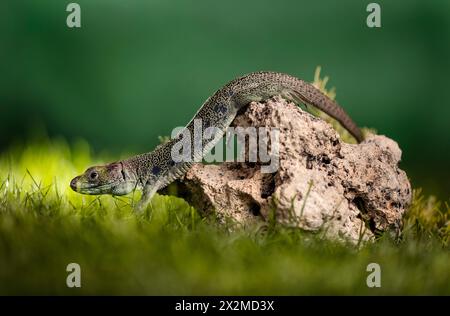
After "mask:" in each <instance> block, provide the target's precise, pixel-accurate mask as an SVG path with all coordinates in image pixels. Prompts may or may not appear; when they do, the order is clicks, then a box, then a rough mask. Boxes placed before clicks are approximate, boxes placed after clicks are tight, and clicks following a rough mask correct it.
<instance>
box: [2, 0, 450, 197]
mask: <svg viewBox="0 0 450 316" xmlns="http://www.w3.org/2000/svg"><path fill="white" fill-rule="evenodd" d="M76 2H77V3H78V4H79V5H80V6H81V28H73V29H70V28H68V27H67V26H66V18H67V15H68V14H69V13H68V12H66V6H67V5H68V4H69V3H70V1H55V0H41V1H32V0H23V1H16V0H7V1H2V2H1V4H0V8H1V12H2V17H1V19H0V40H1V41H0V74H1V75H0V151H4V150H6V149H7V148H8V147H9V146H10V145H12V144H14V143H17V142H22V141H25V140H29V139H30V138H33V137H35V136H36V134H39V133H42V131H43V130H45V131H46V133H48V135H49V136H50V137H63V138H65V139H67V140H68V141H69V142H73V141H75V140H76V139H80V138H82V139H85V140H87V141H88V142H89V143H90V144H91V145H92V146H93V148H94V150H95V151H96V152H103V151H107V152H109V153H112V154H113V155H119V154H120V153H123V152H136V153H138V152H139V153H140V152H145V151H147V150H150V149H152V148H153V147H154V146H155V145H156V144H157V143H158V136H159V135H169V134H170V132H171V131H172V129H173V128H174V127H175V126H181V125H185V124H186V123H187V122H188V121H189V120H190V119H191V118H192V116H193V115H194V114H195V112H196V111H197V110H198V108H199V106H200V105H201V104H202V103H203V101H204V100H205V99H206V98H207V97H208V96H209V95H211V94H212V93H213V92H214V91H215V90H216V89H218V88H220V87H221V86H222V85H224V84H225V83H226V82H228V81H229V80H231V79H233V78H235V77H237V76H240V75H243V74H246V73H249V72H252V71H258V70H273V71H280V72H286V73H289V74H292V75H295V76H298V77H300V78H302V79H305V80H308V81H312V80H313V75H314V70H315V68H316V66H318V65H320V66H322V75H328V76H330V78H331V80H330V82H329V85H328V87H331V86H335V87H336V88H337V101H338V102H339V103H340V104H341V105H342V106H343V107H344V108H345V109H346V110H347V112H349V114H350V115H351V116H352V117H353V118H354V120H355V121H356V122H357V123H358V124H359V125H360V126H367V127H372V128H375V129H376V130H377V131H378V132H379V133H380V134H384V135H387V136H388V137H391V138H393V139H394V140H396V141H397V142H398V143H399V145H400V147H401V148H402V150H403V161H402V168H403V169H405V170H406V171H407V173H408V175H409V176H410V178H411V180H412V182H413V186H414V187H423V189H424V191H425V192H426V193H433V194H437V195H438V196H440V197H442V198H445V199H447V198H448V197H449V193H450V190H449V189H450V168H449V167H448V162H449V161H450V123H449V118H450V102H449V96H448V91H449V84H450V79H449V77H448V76H449V71H450V58H449V56H450V2H449V1H444V0H442V1H439V0H435V1H419V0H416V1H377V3H379V4H380V5H381V23H382V27H381V28H373V29H371V28H368V27H367V26H366V17H367V15H368V13H367V12H366V6H367V4H368V3H370V2H371V1H350V0H344V1H332V0H326V1H314V2H313V1H298V0H289V1H286V0H283V1H270V0H253V1H250V0H249V1H242V0H228V1H211V0H172V1H167V0H142V1H138V0H134V1H123V0H122V1H118V0H96V1H92V0H89V1H88V0H79V1H76Z"/></svg>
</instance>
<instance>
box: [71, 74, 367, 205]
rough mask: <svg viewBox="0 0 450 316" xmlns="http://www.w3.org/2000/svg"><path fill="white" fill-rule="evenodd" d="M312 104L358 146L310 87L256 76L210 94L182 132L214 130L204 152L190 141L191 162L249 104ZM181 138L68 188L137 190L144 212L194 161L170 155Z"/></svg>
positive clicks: (351, 126) (345, 121)
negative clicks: (279, 100) (273, 100)
mask: <svg viewBox="0 0 450 316" xmlns="http://www.w3.org/2000/svg"><path fill="white" fill-rule="evenodd" d="M275 95H280V96H282V97H283V98H285V99H287V100H290V101H293V102H296V103H297V104H300V103H304V104H308V105H313V106H315V107H317V108H318V109H320V110H322V111H323V112H325V113H327V114H328V115H330V116H331V117H333V118H335V119H336V120H338V121H339V122H340V123H341V124H342V126H344V127H345V128H346V129H347V130H348V131H349V132H350V133H351V134H352V135H353V136H354V137H355V138H356V140H357V141H358V142H361V141H362V140H363V136H362V133H361V131H360V129H359V128H358V127H357V126H356V124H355V123H354V122H353V121H352V119H351V118H350V117H349V116H348V115H347V113H345V111H344V110H343V109H342V108H341V107H340V106H339V105H338V104H337V103H336V102H334V101H332V100H331V99H329V98H328V97H327V96H325V95H324V94H323V93H322V92H320V91H319V90H318V89H316V88H315V87H314V86H312V85H311V84H309V83H307V82H305V81H303V80H301V79H298V78H295V77H292V76H290V75H287V74H282V73H275V72H255V73H251V74H248V75H246V76H244V77H241V78H238V79H235V80H233V81H231V82H229V83H228V84H227V85H225V86H224V87H223V88H222V89H220V90H218V91H217V92H216V93H214V94H213V95H212V96H211V97H210V98H209V99H208V100H206V102H205V103H204V104H203V105H202V107H201V108H200V110H199V111H198V112H197V114H195V116H194V118H193V119H192V120H191V122H190V123H189V124H188V125H187V126H186V128H187V129H188V130H189V132H190V133H191V134H190V135H194V119H201V120H202V125H203V126H202V127H203V129H205V128H207V127H216V128H215V131H214V133H213V135H212V138H210V140H205V139H203V140H202V146H201V148H202V149H203V150H202V151H201V152H195V149H196V147H194V141H192V142H191V144H192V145H191V150H192V153H193V156H194V157H193V161H198V160H201V158H202V157H203V156H204V155H205V154H206V153H207V152H209V150H210V149H211V148H213V147H214V145H215V144H216V143H217V142H218V141H219V140H220V138H221V137H222V136H223V134H224V133H225V131H226V129H227V127H228V126H229V125H230V124H231V122H232V121H233V120H234V118H235V117H236V115H237V113H238V111H239V110H241V109H242V108H243V107H245V106H247V105H248V104H249V103H250V102H252V101H262V100H266V99H269V98H270V97H272V96H275ZM180 139H181V135H179V137H176V138H174V139H172V140H170V141H169V142H168V143H165V144H161V145H159V146H158V147H156V148H155V149H154V150H153V151H151V152H149V153H145V154H141V155H138V156H134V157H131V158H129V159H126V160H122V161H119V162H115V163H111V164H108V165H105V166H95V167H91V168H89V169H87V170H86V172H85V173H84V174H82V175H80V176H78V177H76V178H74V179H73V180H72V181H71V183H70V186H71V188H72V189H73V190H74V191H76V192H79V193H83V194H91V195H94V194H112V195H125V194H128V193H130V192H132V191H133V190H134V189H136V188H142V189H143V195H142V198H141V201H140V203H139V208H140V209H142V208H144V207H145V206H146V205H147V204H148V202H149V200H150V199H151V197H152V196H153V194H154V193H155V192H156V191H157V190H159V189H161V188H163V187H165V186H166V185H168V184H169V183H171V182H172V181H174V180H175V179H176V178H178V177H180V176H182V175H183V174H184V173H185V172H186V171H187V169H188V168H189V167H190V165H191V164H192V162H174V161H173V160H172V157H171V150H172V147H173V146H174V144H175V143H177V142H178V141H179V140H180Z"/></svg>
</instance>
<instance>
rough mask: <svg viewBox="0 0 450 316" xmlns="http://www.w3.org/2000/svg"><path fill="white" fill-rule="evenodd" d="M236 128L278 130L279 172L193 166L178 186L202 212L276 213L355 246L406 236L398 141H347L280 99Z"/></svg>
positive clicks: (246, 219) (253, 166)
mask: <svg viewBox="0 0 450 316" xmlns="http://www.w3.org/2000/svg"><path fill="white" fill-rule="evenodd" d="M233 125H235V126H242V127H246V126H254V127H272V128H274V127H275V128H278V129H279V131H280V134H279V168H278V169H277V171H276V172H274V173H272V174H269V173H262V172H261V164H260V163H222V164H220V165H203V164H195V165H194V166H193V167H192V168H191V169H190V170H189V171H188V172H187V173H186V175H185V176H184V178H183V179H181V185H182V186H183V187H184V189H185V191H184V197H185V198H187V200H188V201H189V202H190V203H191V204H192V205H193V206H194V207H196V208H197V209H198V210H199V211H201V212H205V213H208V212H210V211H211V210H213V209H215V210H216V214H218V216H219V218H227V217H231V218H233V219H235V220H236V221H237V222H239V223H242V224H246V223H250V222H254V221H258V220H267V219H268V217H269V214H271V212H274V215H275V218H276V220H277V221H279V222H280V223H283V224H285V225H289V226H295V227H299V228H301V229H303V230H306V231H311V232H319V231H321V232H323V233H324V235H325V236H327V237H328V238H332V239H341V240H348V241H351V242H354V243H356V242H357V241H358V240H360V239H362V240H370V239H373V238H374V237H375V236H376V235H377V234H378V233H379V232H385V231H388V232H391V233H394V234H395V235H398V234H399V233H400V232H401V228H402V216H403V214H404V212H405V210H406V209H407V207H408V205H409V203H410V201H411V186H410V183H409V181H408V178H407V176H406V174H405V172H404V171H402V170H400V169H399V167H398V163H399V161H400V158H401V150H400V148H399V147H398V145H397V143H396V142H395V141H393V140H391V139H389V138H387V137H385V136H378V135H369V136H367V137H366V140H365V141H364V142H362V143H361V144H357V145H356V144H347V143H344V142H342V141H341V139H340V137H339V135H338V133H337V132H336V130H334V129H333V128H332V126H331V125H330V124H329V123H327V122H325V121H324V120H322V119H320V118H316V117H314V116H312V115H311V114H309V113H307V112H305V111H303V110H302V109H300V108H299V107H298V106H296V105H295V104H292V103H288V102H287V101H285V100H284V99H282V98H279V97H275V98H272V99H270V100H267V101H266V102H264V103H256V102H253V103H251V104H250V105H249V107H248V108H247V110H246V111H245V112H244V113H242V114H240V115H239V116H238V117H237V118H236V119H235V120H234V122H233Z"/></svg>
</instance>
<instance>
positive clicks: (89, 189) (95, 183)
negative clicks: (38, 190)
mask: <svg viewBox="0 0 450 316" xmlns="http://www.w3.org/2000/svg"><path fill="white" fill-rule="evenodd" d="M70 187H71V188H72V190H74V191H75V192H78V193H82V194H89V195H98V194H111V195H125V194H128V193H130V192H131V191H133V189H134V188H135V187H136V181H135V180H133V178H132V177H130V175H129V174H128V173H127V172H126V170H125V168H124V167H123V164H122V163H121V162H114V163H110V164H108V165H105V166H95V167H91V168H89V169H87V170H86V171H85V172H84V173H83V174H82V175H80V176H78V177H75V178H73V179H72V181H71V182H70Z"/></svg>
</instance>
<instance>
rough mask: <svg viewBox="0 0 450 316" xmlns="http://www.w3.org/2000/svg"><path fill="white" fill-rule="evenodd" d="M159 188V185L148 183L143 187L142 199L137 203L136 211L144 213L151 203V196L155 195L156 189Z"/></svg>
mask: <svg viewBox="0 0 450 316" xmlns="http://www.w3.org/2000/svg"><path fill="white" fill-rule="evenodd" d="M157 190H158V186H156V185H154V184H153V185H152V184H148V183H147V184H146V185H145V186H144V188H143V189H142V197H141V199H140V201H139V202H138V203H137V205H136V211H137V213H142V212H144V211H145V209H146V208H147V206H148V204H149V203H150V200H151V198H152V197H153V196H154V195H155V193H156V191H157Z"/></svg>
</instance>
